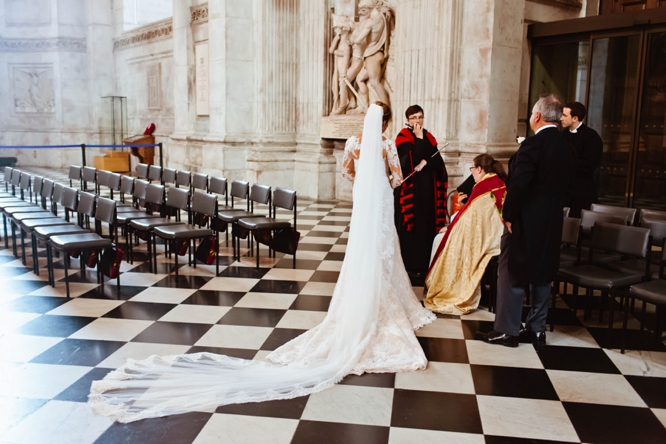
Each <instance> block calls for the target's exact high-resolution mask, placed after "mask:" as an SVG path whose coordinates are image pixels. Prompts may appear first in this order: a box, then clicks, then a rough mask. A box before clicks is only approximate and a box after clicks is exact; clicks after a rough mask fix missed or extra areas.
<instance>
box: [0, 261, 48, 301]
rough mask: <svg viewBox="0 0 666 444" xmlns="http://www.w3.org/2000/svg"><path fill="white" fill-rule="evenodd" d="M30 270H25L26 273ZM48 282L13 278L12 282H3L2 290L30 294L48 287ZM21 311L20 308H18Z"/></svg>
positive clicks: (7, 292)
mask: <svg viewBox="0 0 666 444" xmlns="http://www.w3.org/2000/svg"><path fill="white" fill-rule="evenodd" d="M28 271H29V270H25V271H24V273H27V272H28ZM47 285H48V282H45V281H29V280H23V279H12V280H11V283H10V282H6V281H5V282H3V283H2V292H3V293H4V294H28V293H32V292H33V291H35V290H39V289H40V288H43V287H46V286H47ZM16 311H20V310H16Z"/></svg>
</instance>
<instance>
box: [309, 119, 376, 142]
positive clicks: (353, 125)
mask: <svg viewBox="0 0 666 444" xmlns="http://www.w3.org/2000/svg"><path fill="white" fill-rule="evenodd" d="M364 118H365V116H364V115H363V114H357V115H339V116H328V117H322V118H321V124H320V125H319V128H320V130H319V131H320V134H319V136H320V137H321V138H322V139H349V138H350V137H351V136H355V135H356V134H360V133H362V132H363V119H364Z"/></svg>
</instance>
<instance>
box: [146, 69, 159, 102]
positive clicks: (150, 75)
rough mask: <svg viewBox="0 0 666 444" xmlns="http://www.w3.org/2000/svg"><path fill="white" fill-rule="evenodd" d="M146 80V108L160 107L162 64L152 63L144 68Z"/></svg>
mask: <svg viewBox="0 0 666 444" xmlns="http://www.w3.org/2000/svg"><path fill="white" fill-rule="evenodd" d="M146 77H147V80H148V85H147V86H148V91H147V92H148V109H160V108H161V107H162V64H161V63H154V64H152V65H148V67H147V68H146Z"/></svg>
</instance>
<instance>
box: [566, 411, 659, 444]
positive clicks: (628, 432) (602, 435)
mask: <svg viewBox="0 0 666 444" xmlns="http://www.w3.org/2000/svg"><path fill="white" fill-rule="evenodd" d="M563 404H564V409H565V410H566V412H567V414H568V415H569V419H571V422H572V424H573V426H574V428H575V429H576V433H578V438H580V440H581V441H582V442H592V443H599V444H616V443H617V444H626V443H641V444H653V443H654V444H657V443H662V444H663V443H664V442H666V429H664V426H663V425H662V424H661V423H660V422H659V420H658V419H657V417H656V416H654V414H653V413H652V411H651V410H650V409H646V408H636V407H620V406H614V405H598V404H583V403H577V402H565V403H563Z"/></svg>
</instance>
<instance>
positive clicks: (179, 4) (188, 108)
mask: <svg viewBox="0 0 666 444" xmlns="http://www.w3.org/2000/svg"><path fill="white" fill-rule="evenodd" d="M191 5H192V1H191V0H174V1H173V58H174V94H173V95H174V113H175V116H174V117H175V124H174V126H175V131H174V133H173V134H172V136H171V137H172V139H185V138H186V137H187V135H188V133H189V132H190V131H192V130H193V129H194V121H195V119H196V115H195V113H196V110H195V109H194V103H195V96H194V42H193V39H192V28H191V27H190V6H191ZM172 154H174V155H176V156H177V155H179V154H178V153H172ZM181 154H182V153H181Z"/></svg>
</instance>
